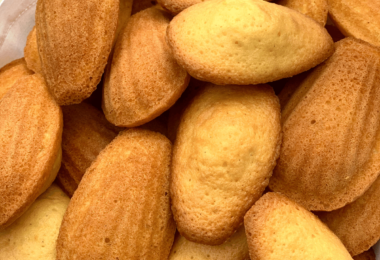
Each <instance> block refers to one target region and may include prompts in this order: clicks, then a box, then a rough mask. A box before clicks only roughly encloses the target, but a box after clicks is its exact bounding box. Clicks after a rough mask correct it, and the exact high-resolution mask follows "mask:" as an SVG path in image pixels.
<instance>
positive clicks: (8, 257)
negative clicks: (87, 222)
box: [0, 184, 70, 260]
mask: <svg viewBox="0 0 380 260" xmlns="http://www.w3.org/2000/svg"><path fill="white" fill-rule="evenodd" d="M69 202H70V199H69V198H68V197H67V195H66V194H65V193H64V192H63V191H62V190H61V189H60V188H58V186H57V185H55V184H53V185H52V186H50V188H48V189H47V190H46V192H45V193H43V194H42V195H41V196H39V197H38V198H37V199H36V200H35V202H34V203H33V204H32V206H30V207H29V209H28V210H27V211H26V212H25V213H24V214H23V215H22V216H21V217H20V218H19V219H17V220H16V221H15V222H14V223H13V224H12V225H10V226H9V227H7V228H6V229H5V230H2V231H0V248H1V249H0V259H4V260H19V259H25V260H55V259H56V249H55V248H56V241H57V238H58V233H59V227H60V226H61V223H62V219H63V215H64V214H65V211H66V208H67V206H68V205H69Z"/></svg>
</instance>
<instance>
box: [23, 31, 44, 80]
mask: <svg viewBox="0 0 380 260" xmlns="http://www.w3.org/2000/svg"><path fill="white" fill-rule="evenodd" d="M24 56H25V61H26V65H27V66H28V68H29V69H30V70H32V71H34V72H35V73H40V74H42V68H41V60H40V55H39V54H38V45H37V34H36V26H34V27H33V29H32V30H31V31H30V33H29V35H28V38H27V40H26V45H25V48H24Z"/></svg>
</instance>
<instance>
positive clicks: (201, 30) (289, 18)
mask: <svg viewBox="0 0 380 260" xmlns="http://www.w3.org/2000/svg"><path fill="white" fill-rule="evenodd" d="M252 17H255V19H252ZM166 39H167V42H168V43H169V45H170V47H171V49H172V52H173V55H174V57H175V59H176V60H177V61H178V63H179V64H180V65H181V66H183V67H184V68H185V69H186V70H187V71H188V72H189V74H190V75H191V76H193V77H194V78H197V79H199V80H202V81H207V82H212V83H214V84H217V85H226V84H238V85H249V84H260V83H266V82H271V81H275V80H279V79H282V78H286V77H291V76H293V75H296V74H299V73H301V72H303V71H306V70H308V69H310V68H312V67H314V66H316V65H318V64H319V63H321V62H322V61H324V60H325V59H327V58H328V57H329V56H330V55H331V54H332V53H333V51H334V44H333V41H332V39H331V37H330V35H329V34H328V33H327V31H326V30H325V29H324V28H322V27H321V26H320V25H319V24H318V23H317V22H315V21H314V20H312V19H311V18H308V17H306V16H305V15H303V14H300V13H299V12H297V11H294V10H291V9H289V8H286V7H283V6H280V5H276V4H271V3H268V2H265V1H262V0H250V1H247V0H211V1H206V2H203V3H200V4H197V5H194V6H191V7H189V8H187V9H185V10H184V11H182V12H181V13H179V14H178V15H177V16H175V17H174V18H173V20H172V21H171V22H170V25H169V27H168V30H167V36H166Z"/></svg>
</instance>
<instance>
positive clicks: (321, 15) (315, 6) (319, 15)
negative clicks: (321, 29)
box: [277, 0, 329, 26]
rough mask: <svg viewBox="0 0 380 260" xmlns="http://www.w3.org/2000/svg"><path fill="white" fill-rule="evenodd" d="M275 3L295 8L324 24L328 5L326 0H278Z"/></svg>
mask: <svg viewBox="0 0 380 260" xmlns="http://www.w3.org/2000/svg"><path fill="white" fill-rule="evenodd" d="M277 4H279V5H282V6H285V7H288V8H290V9H293V10H296V11H298V12H300V13H302V14H304V15H307V16H308V17H310V18H312V19H314V20H315V21H316V22H318V23H319V24H320V25H322V26H325V24H326V21H327V14H328V11H329V6H328V5H327V0H311V1H310V0H280V1H278V2H277Z"/></svg>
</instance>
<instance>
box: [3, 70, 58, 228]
mask: <svg viewBox="0 0 380 260" xmlns="http://www.w3.org/2000/svg"><path fill="white" fill-rule="evenodd" d="M0 122H1V124H0V143H1V144H2V145H1V149H0V165H1V168H0V169H1V170H0V182H1V183H2V185H0V198H1V203H0V229H4V228H5V227H7V226H9V225H10V224H11V223H12V222H13V221H15V220H16V219H17V218H18V217H19V216H21V215H22V213H24V212H25V211H26V210H27V209H28V207H29V206H30V205H31V204H32V203H33V202H34V200H35V199H36V198H37V196H38V195H39V194H40V193H41V191H42V189H43V187H44V184H45V183H46V182H47V181H48V179H49V176H50V173H51V171H52V169H53V166H54V162H55V160H56V158H57V156H58V154H59V150H60V145H61V136H62V112H61V109H60V107H59V106H58V105H57V104H56V102H55V101H54V99H53V98H52V96H51V95H50V93H49V92H48V90H47V88H46V86H45V83H44V80H43V78H42V77H41V76H40V75H38V74H36V75H32V76H25V77H22V78H20V79H19V80H18V81H17V82H16V83H15V85H14V86H13V87H12V89H11V90H10V91H8V92H7V94H6V95H5V96H4V97H3V98H2V99H1V100H0Z"/></svg>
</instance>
